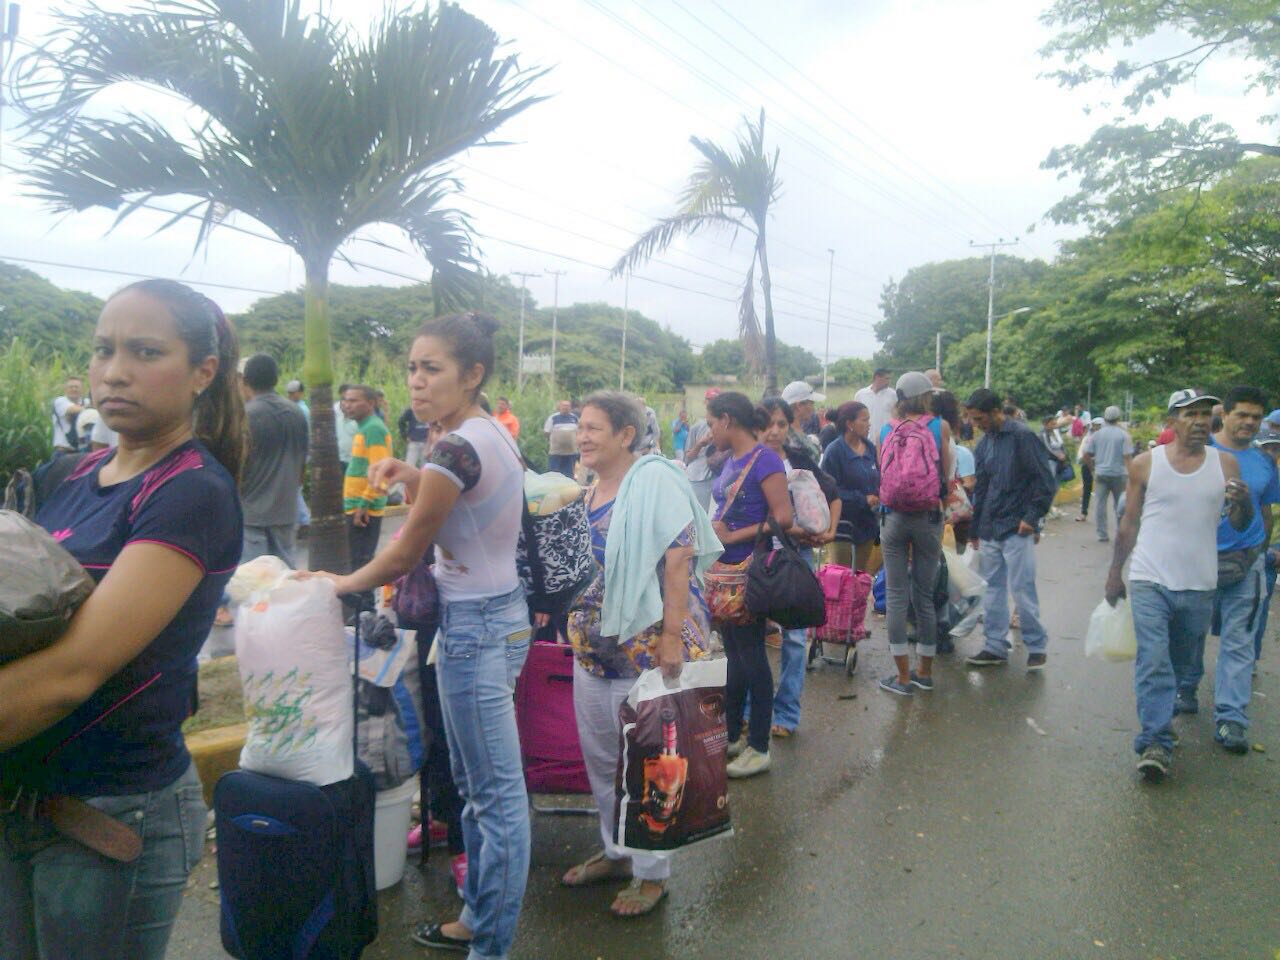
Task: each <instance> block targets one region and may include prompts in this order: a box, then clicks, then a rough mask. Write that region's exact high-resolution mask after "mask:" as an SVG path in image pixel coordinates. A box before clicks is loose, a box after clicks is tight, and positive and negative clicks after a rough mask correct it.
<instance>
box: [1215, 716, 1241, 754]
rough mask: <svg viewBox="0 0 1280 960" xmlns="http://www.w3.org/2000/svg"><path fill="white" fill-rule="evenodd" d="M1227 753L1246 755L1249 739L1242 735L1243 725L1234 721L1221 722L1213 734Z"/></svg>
mask: <svg viewBox="0 0 1280 960" xmlns="http://www.w3.org/2000/svg"><path fill="white" fill-rule="evenodd" d="M1213 739H1214V740H1217V741H1218V743H1220V744H1222V747H1223V749H1225V750H1226V751H1227V752H1228V753H1248V752H1249V739H1248V738H1247V737H1246V736H1245V735H1244V724H1242V723H1237V722H1236V721H1235V720H1223V721H1222V722H1221V723H1220V724H1218V729H1217V730H1216V731H1215V732H1214V734H1213Z"/></svg>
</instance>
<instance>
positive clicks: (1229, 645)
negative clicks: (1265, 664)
mask: <svg viewBox="0 0 1280 960" xmlns="http://www.w3.org/2000/svg"><path fill="white" fill-rule="evenodd" d="M1265 576H1266V554H1265V553H1263V554H1259V555H1258V559H1257V560H1255V561H1254V563H1253V566H1252V567H1250V568H1249V572H1248V573H1247V574H1245V578H1244V579H1243V580H1241V581H1240V582H1239V583H1233V584H1232V585H1231V586H1229V587H1219V588H1218V589H1217V590H1216V591H1211V592H1212V594H1213V620H1212V623H1210V624H1208V625H1206V627H1205V630H1204V632H1203V633H1201V635H1200V637H1199V639H1198V640H1197V641H1196V643H1195V645H1194V646H1193V647H1192V649H1191V650H1189V651H1188V653H1187V656H1186V657H1184V658H1181V659H1175V660H1174V663H1173V669H1174V673H1176V674H1177V677H1178V689H1179V690H1180V691H1184V692H1186V693H1190V694H1194V693H1195V692H1196V689H1197V688H1198V687H1199V686H1200V680H1201V678H1203V677H1204V639H1205V635H1206V634H1207V633H1209V632H1210V630H1214V631H1216V632H1217V634H1218V664H1217V666H1216V667H1215V668H1214V671H1213V722H1214V723H1215V724H1219V723H1222V722H1223V721H1224V720H1234V721H1235V722H1236V723H1240V724H1243V725H1244V726H1245V727H1248V726H1249V718H1248V717H1247V716H1246V715H1245V709H1246V708H1247V707H1248V706H1249V695H1250V694H1251V693H1252V692H1253V664H1254V661H1255V660H1256V659H1257V658H1256V656H1255V652H1254V651H1255V639H1254V638H1255V636H1256V631H1257V627H1258V618H1259V617H1260V616H1262V597H1263V593H1264V591H1265V588H1264V586H1263V579H1264V578H1265Z"/></svg>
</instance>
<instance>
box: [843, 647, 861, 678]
mask: <svg viewBox="0 0 1280 960" xmlns="http://www.w3.org/2000/svg"><path fill="white" fill-rule="evenodd" d="M856 669H858V648H857V647H856V646H854V645H853V644H849V647H848V649H846V650H845V654H844V675H845V676H846V677H852V676H853V671H854V670H856Z"/></svg>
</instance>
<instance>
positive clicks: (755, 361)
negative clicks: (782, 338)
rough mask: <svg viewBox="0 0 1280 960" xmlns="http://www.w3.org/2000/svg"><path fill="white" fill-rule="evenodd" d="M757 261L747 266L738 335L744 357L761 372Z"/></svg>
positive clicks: (761, 338)
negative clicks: (757, 309)
mask: <svg viewBox="0 0 1280 960" xmlns="http://www.w3.org/2000/svg"><path fill="white" fill-rule="evenodd" d="M755 280H756V261H755V258H754V257H752V259H751V266H750V267H748V268H747V282H746V283H745V284H743V287H742V296H741V298H740V299H739V300H738V335H739V336H740V337H741V338H742V358H743V359H744V360H746V362H747V368H748V369H749V370H750V371H751V372H752V373H759V372H760V368H761V366H762V365H763V362H764V336H763V335H762V334H761V332H760V318H759V316H757V315H756V283H755Z"/></svg>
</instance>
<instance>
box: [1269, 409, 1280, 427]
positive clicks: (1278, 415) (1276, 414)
mask: <svg viewBox="0 0 1280 960" xmlns="http://www.w3.org/2000/svg"><path fill="white" fill-rule="evenodd" d="M1266 422H1267V423H1274V424H1280V410H1272V411H1271V412H1270V413H1268V414H1267V421H1266Z"/></svg>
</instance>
